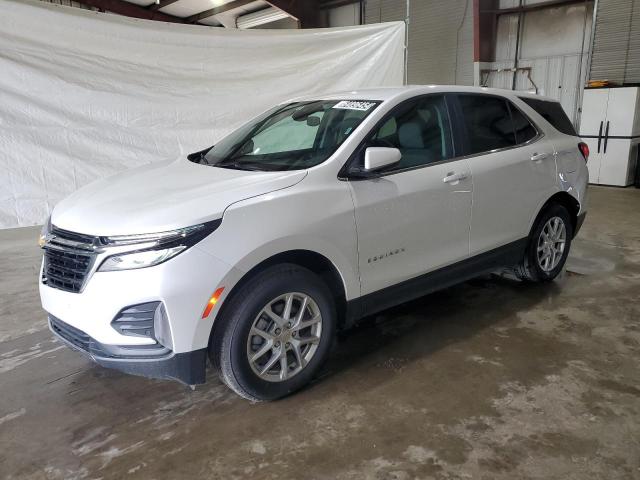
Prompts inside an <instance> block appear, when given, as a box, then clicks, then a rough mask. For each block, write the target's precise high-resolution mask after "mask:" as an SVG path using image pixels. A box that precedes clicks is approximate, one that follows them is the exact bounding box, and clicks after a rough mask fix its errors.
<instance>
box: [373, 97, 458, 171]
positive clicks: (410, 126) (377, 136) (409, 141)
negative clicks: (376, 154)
mask: <svg viewBox="0 0 640 480" xmlns="http://www.w3.org/2000/svg"><path fill="white" fill-rule="evenodd" d="M366 146H367V147H394V148H397V149H398V150H400V153H401V154H402V158H401V160H400V162H399V163H397V164H395V165H392V166H391V167H389V170H390V171H395V170H402V169H406V168H412V167H418V166H421V165H427V164H429V163H433V162H439V161H441V160H446V159H448V158H452V156H453V145H452V141H451V126H450V124H449V115H448V113H447V106H446V103H445V100H444V97H443V96H442V95H429V96H427V97H424V98H422V99H419V100H418V101H416V102H408V103H406V104H403V105H400V106H399V107H397V109H396V110H395V111H393V113H392V114H391V115H390V116H389V117H388V118H387V119H386V121H384V123H383V124H382V125H381V126H380V127H379V128H378V129H377V130H375V131H374V132H373V134H372V136H371V137H370V138H369V141H368V142H367V144H366Z"/></svg>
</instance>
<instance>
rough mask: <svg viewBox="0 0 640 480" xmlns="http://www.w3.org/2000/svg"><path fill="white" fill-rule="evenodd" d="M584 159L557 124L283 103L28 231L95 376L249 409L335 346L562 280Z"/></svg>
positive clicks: (345, 98) (515, 112)
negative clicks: (507, 281)
mask: <svg viewBox="0 0 640 480" xmlns="http://www.w3.org/2000/svg"><path fill="white" fill-rule="evenodd" d="M587 156H588V150H587V148H586V145H585V144H583V143H582V142H581V141H580V139H579V138H577V135H576V133H575V131H574V130H573V127H572V126H571V123H570V122H569V120H568V119H567V117H566V115H565V114H564V113H563V111H562V108H561V106H560V105H559V104H558V103H557V102H555V101H553V100H550V99H545V98H542V97H536V96H533V95H528V94H523V93H520V92H510V91H502V90H490V89H485V88H471V87H439V86H416V87H402V88H387V89H375V90H373V89H372V90H362V91H357V92H349V93H342V94H336V95H324V96H316V97H313V98H309V99H303V100H298V101H293V102H288V103H284V104H282V105H278V106H277V107H275V108H273V109H271V110H269V111H268V112H266V113H264V114H262V115H260V116H259V117H257V118H255V119H253V120H251V121H250V122H249V123H247V124H246V125H244V126H243V127H241V128H240V129H238V130H236V131H235V132H233V133H232V134H230V135H229V136H227V137H226V138H224V139H223V140H222V141H220V142H219V143H218V144H216V145H215V146H213V147H210V148H207V149H205V150H203V151H201V152H197V153H194V154H192V155H190V156H189V157H188V158H181V159H179V160H176V161H172V162H162V163H155V164H152V165H147V166H144V167H142V168H138V169H136V170H132V171H128V172H124V173H120V174H118V175H115V176H113V177H111V178H108V179H106V180H101V181H98V182H95V183H93V184H92V185H89V186H87V187H85V188H83V189H81V190H79V191H77V192H76V193H74V194H73V195H71V196H70V197H68V198H67V199H65V200H63V201H62V202H60V203H59V204H58V205H57V206H56V208H55V209H54V211H53V214H52V217H51V219H50V221H49V222H48V224H47V225H46V226H45V227H44V229H43V234H42V237H41V245H42V247H43V248H44V261H43V266H42V272H41V281H40V295H41V298H42V305H43V307H44V309H45V310H46V311H47V312H48V314H49V325H50V327H51V329H52V331H53V332H54V333H55V334H56V335H57V336H58V337H59V338H60V339H62V340H63V341H64V342H66V343H67V344H68V345H69V346H71V347H74V348H77V349H79V350H81V351H83V352H85V353H87V354H88V355H89V356H90V357H91V358H92V359H93V360H95V361H96V362H97V363H99V364H100V365H103V366H107V367H112V368H117V369H120V370H122V371H125V372H129V373H135V374H141V375H145V376H151V377H157V378H174V379H177V380H180V381H182V382H184V383H186V384H189V385H194V384H198V383H203V382H204V381H205V365H206V360H207V358H209V359H210V360H211V362H212V363H213V365H214V368H215V369H216V370H217V371H218V373H219V374H220V377H221V378H222V380H223V381H224V382H225V383H226V384H227V385H228V386H229V387H231V388H232V389H233V390H235V391H236V392H237V393H238V394H240V395H242V396H243V397H245V398H248V399H252V400H269V399H275V398H278V397H282V396H283V395H286V394H288V393H290V392H293V391H295V390H297V389H299V388H301V387H302V386H303V385H305V384H306V383H307V382H308V381H309V380H310V379H311V378H312V377H313V375H314V374H315V373H316V372H317V371H318V369H319V368H320V366H321V364H322V362H323V361H324V360H325V359H326V358H327V355H328V353H329V349H330V345H331V343H332V339H333V338H334V335H335V333H336V330H337V329H340V328H344V327H346V326H348V325H350V324H351V323H352V322H353V321H354V320H356V319H358V318H360V317H363V316H366V315H370V314H372V313H374V312H377V311H380V310H383V309H386V308H388V307H391V306H393V305H396V304H399V303H401V302H406V301H408V300H410V299H413V298H416V297H419V296H421V295H424V294H425V293H428V292H432V291H434V290H437V289H440V288H444V287H447V286H450V285H452V284H454V283H457V282H461V281H464V280H467V279H469V278H471V277H474V276H477V275H480V274H484V273H487V272H491V271H494V270H497V269H501V268H504V267H508V268H513V269H514V270H515V272H516V273H517V274H518V275H519V276H520V277H521V278H523V279H526V280H529V281H548V280H552V279H553V278H554V277H556V275H558V273H559V272H560V271H561V269H562V268H563V265H564V263H565V260H566V258H567V255H568V253H569V247H570V245H571V240H572V239H573V237H574V236H575V234H576V233H577V231H578V229H579V228H580V225H581V224H582V221H583V220H584V217H585V213H586V206H585V194H586V187H587V178H588V175H587V168H586V159H587Z"/></svg>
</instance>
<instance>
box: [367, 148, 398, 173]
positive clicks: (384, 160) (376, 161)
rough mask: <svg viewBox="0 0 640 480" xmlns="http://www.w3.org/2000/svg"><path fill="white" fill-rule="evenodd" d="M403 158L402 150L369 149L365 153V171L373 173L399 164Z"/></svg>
mask: <svg viewBox="0 0 640 480" xmlns="http://www.w3.org/2000/svg"><path fill="white" fill-rule="evenodd" d="M401 158H402V154H401V153H400V150H398V149H397V148H390V147H369V148H367V149H366V150H365V152H364V170H365V171H366V172H373V171H375V170H380V169H381V168H384V167H387V166H389V165H393V164H394V163H398V162H399V161H400V159H401Z"/></svg>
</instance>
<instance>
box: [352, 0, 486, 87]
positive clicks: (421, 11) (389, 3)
mask: <svg viewBox="0 0 640 480" xmlns="http://www.w3.org/2000/svg"><path fill="white" fill-rule="evenodd" d="M409 5H410V6H409V42H408V45H409V48H408V59H407V71H408V82H409V83H411V84H428V83H439V84H458V85H473V0H449V1H446V2H445V1H440V0H411V1H410V3H409ZM406 9H407V2H406V0H367V1H366V2H365V4H364V23H377V22H390V21H395V20H404V19H405V17H406Z"/></svg>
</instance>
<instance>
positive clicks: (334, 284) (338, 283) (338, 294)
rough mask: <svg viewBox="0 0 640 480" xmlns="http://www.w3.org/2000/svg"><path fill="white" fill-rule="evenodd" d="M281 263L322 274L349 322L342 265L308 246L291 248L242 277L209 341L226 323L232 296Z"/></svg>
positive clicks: (339, 311) (341, 315) (341, 317)
mask: <svg viewBox="0 0 640 480" xmlns="http://www.w3.org/2000/svg"><path fill="white" fill-rule="evenodd" d="M280 264H293V265H298V266H300V267H303V268H306V269H308V270H310V271H312V272H313V273H315V274H316V275H318V277H320V279H321V280H322V281H323V282H324V283H325V284H326V285H327V287H328V288H329V290H330V291H331V293H332V295H333V298H334V301H335V304H336V312H337V315H338V318H337V320H338V327H340V326H342V325H343V324H344V323H345V317H346V313H345V312H346V304H347V300H346V299H347V296H346V295H347V294H346V285H345V282H344V279H343V278H342V276H341V275H340V272H339V270H338V268H337V267H336V266H335V265H334V263H333V262H332V261H331V260H329V259H328V258H327V257H326V256H324V255H322V254H320V253H318V252H315V251H312V250H304V249H297V250H287V251H284V252H280V253H277V254H275V255H272V256H270V257H268V258H266V259H264V260H262V261H261V262H259V263H258V264H256V265H255V266H254V267H253V268H251V269H250V270H249V271H247V272H246V273H245V274H244V275H242V277H241V278H240V279H239V280H238V281H237V282H236V283H235V284H234V285H233V287H232V288H231V291H230V292H229V294H228V295H227V296H226V298H225V300H224V302H223V303H222V305H221V308H220V310H219V312H218V313H217V315H216V320H215V321H214V322H213V326H212V327H211V333H210V335H209V344H211V340H212V339H213V338H214V336H215V335H216V331H217V329H218V328H221V325H222V324H223V323H224V318H225V309H226V308H225V307H226V306H227V305H229V304H230V303H232V302H231V301H230V300H231V299H232V298H233V296H234V295H235V294H237V292H238V291H240V289H241V288H242V287H243V286H244V285H245V284H246V283H247V282H248V281H249V280H250V279H251V278H253V277H254V276H255V275H257V274H258V273H260V272H262V271H264V270H266V269H267V268H269V267H272V266H274V265H280ZM220 320H222V321H220Z"/></svg>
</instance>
